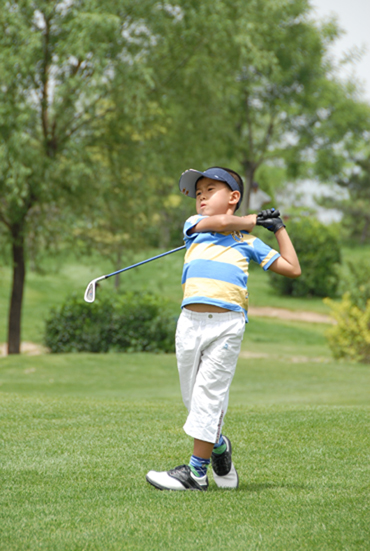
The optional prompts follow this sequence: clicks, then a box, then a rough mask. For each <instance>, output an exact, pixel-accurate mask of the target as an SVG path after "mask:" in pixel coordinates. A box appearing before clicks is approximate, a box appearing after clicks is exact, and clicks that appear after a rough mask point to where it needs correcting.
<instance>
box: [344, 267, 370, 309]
mask: <svg viewBox="0 0 370 551" xmlns="http://www.w3.org/2000/svg"><path fill="white" fill-rule="evenodd" d="M347 268H348V272H347V274H346V275H344V276H343V280H342V281H341V287H342V291H343V293H348V294H349V298H350V301H351V302H352V304H354V305H355V306H357V307H358V308H360V309H361V310H365V309H366V304H367V301H368V300H370V277H369V274H370V262H368V261H365V260H362V261H360V262H356V263H354V262H348V263H347Z"/></svg>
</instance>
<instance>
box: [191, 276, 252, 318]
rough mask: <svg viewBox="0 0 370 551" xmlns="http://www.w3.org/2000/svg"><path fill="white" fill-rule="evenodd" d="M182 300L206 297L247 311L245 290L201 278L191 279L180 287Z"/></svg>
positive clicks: (231, 284)
mask: <svg viewBox="0 0 370 551" xmlns="http://www.w3.org/2000/svg"><path fill="white" fill-rule="evenodd" d="M182 288H183V291H184V300H186V299H188V298H196V297H207V298H210V299H215V300H217V301H223V302H227V303H230V304H237V305H239V306H241V307H242V308H244V310H248V294H247V291H246V289H244V288H243V287H239V285H234V284H233V283H227V282H226V281H218V280H216V279H208V278H205V277H204V278H203V277H191V278H189V279H187V280H186V282H185V283H184V284H183V286H182Z"/></svg>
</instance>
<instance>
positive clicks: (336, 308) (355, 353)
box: [326, 293, 370, 364]
mask: <svg viewBox="0 0 370 551" xmlns="http://www.w3.org/2000/svg"><path fill="white" fill-rule="evenodd" d="M326 302H327V304H329V305H330V306H331V308H332V315H333V317H334V318H335V319H336V321H337V325H335V326H334V327H332V328H330V329H329V330H328V331H327V338H328V341H329V346H330V348H331V351H332V353H333V356H334V358H337V359H340V358H344V359H349V360H353V361H356V362H362V363H367V364H370V300H368V301H367V303H366V306H365V307H364V308H359V307H358V306H356V305H355V304H353V302H352V301H351V298H350V294H349V293H346V294H345V295H344V296H343V299H342V301H341V302H340V303H339V304H338V303H335V302H334V301H332V300H330V299H326Z"/></svg>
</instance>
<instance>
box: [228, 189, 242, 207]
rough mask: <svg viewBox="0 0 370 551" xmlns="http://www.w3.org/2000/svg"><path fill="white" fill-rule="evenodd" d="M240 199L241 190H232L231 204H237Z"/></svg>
mask: <svg viewBox="0 0 370 551" xmlns="http://www.w3.org/2000/svg"><path fill="white" fill-rule="evenodd" d="M239 200H240V191H237V190H235V191H232V192H231V195H230V204H231V205H237V204H238V203H239Z"/></svg>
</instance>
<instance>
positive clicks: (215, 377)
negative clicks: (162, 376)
mask: <svg viewBox="0 0 370 551" xmlns="http://www.w3.org/2000/svg"><path fill="white" fill-rule="evenodd" d="M210 320H212V321H210ZM244 328H245V322H244V317H243V316H241V315H238V314H237V315H235V313H230V315H225V314H217V315H203V314H202V315H199V314H198V313H197V314H196V315H193V313H190V312H186V313H185V315H181V316H180V320H179V323H178V328H177V335H176V351H177V358H178V367H179V376H180V384H181V392H182V396H183V401H184V404H185V406H186V407H187V409H188V410H189V416H188V419H187V422H186V423H185V426H184V429H185V432H187V434H189V435H190V436H193V437H194V454H193V456H192V458H191V460H190V465H191V467H194V469H191V467H190V466H188V465H181V466H180V467H176V469H172V470H171V471H167V472H156V471H150V472H149V473H148V475H147V480H148V482H150V483H151V484H152V485H153V486H155V487H157V488H159V489H168V490H169V489H171V490H185V489H198V490H205V489H207V487H208V480H207V476H206V474H204V476H200V477H199V476H197V474H199V472H201V473H202V472H206V467H207V464H209V462H210V461H209V458H210V457H211V454H212V450H213V446H214V442H216V441H218V438H219V435H220V431H221V427H222V422H223V416H224V413H225V412H226V408H227V403H228V391H229V387H230V384H231V381H232V378H233V376H234V372H235V366H236V361H237V357H238V354H239V351H240V344H241V340H242V336H243V332H244ZM204 467H205V470H203V469H204ZM197 471H198V472H197ZM228 487H230V486H228Z"/></svg>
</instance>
